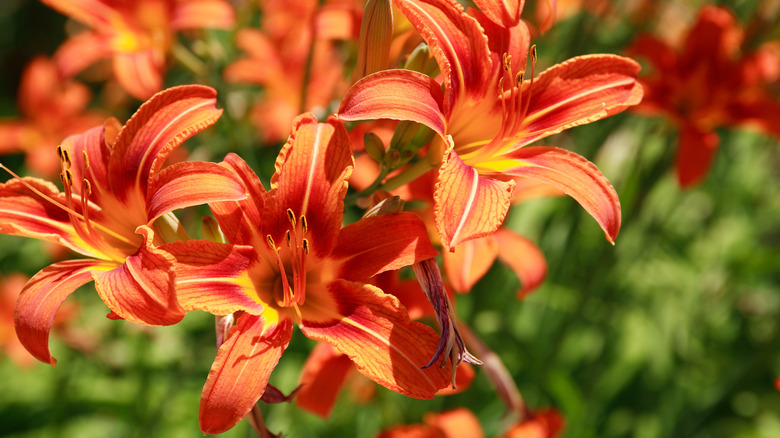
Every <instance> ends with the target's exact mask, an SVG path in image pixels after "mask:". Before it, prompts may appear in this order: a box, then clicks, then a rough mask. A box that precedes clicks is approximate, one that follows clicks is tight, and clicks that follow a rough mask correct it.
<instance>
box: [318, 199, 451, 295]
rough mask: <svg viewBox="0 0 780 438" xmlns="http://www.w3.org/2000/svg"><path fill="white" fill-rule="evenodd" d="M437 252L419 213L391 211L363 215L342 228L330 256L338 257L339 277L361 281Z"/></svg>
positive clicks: (431, 255) (426, 257) (434, 254)
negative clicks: (376, 214) (371, 215)
mask: <svg viewBox="0 0 780 438" xmlns="http://www.w3.org/2000/svg"><path fill="white" fill-rule="evenodd" d="M436 254H438V252H437V251H436V250H435V249H434V248H433V246H432V245H431V243H430V240H428V231H427V229H426V228H425V224H424V223H423V221H422V220H421V219H420V218H419V216H417V215H416V214H414V213H393V214H385V215H381V216H375V217H369V218H364V219H361V220H359V221H357V222H355V223H352V224H350V225H347V226H346V227H344V228H342V229H341V232H340V233H339V237H338V241H337V243H336V247H335V248H334V249H333V252H332V253H331V258H332V259H335V260H338V261H339V262H338V263H339V268H338V274H337V276H338V278H343V279H345V280H351V281H361V280H368V279H369V278H370V277H373V276H374V275H376V274H379V273H381V272H384V271H389V270H394V269H400V268H402V267H404V266H409V265H411V264H413V263H416V262H419V261H422V260H425V259H429V258H431V257H436Z"/></svg>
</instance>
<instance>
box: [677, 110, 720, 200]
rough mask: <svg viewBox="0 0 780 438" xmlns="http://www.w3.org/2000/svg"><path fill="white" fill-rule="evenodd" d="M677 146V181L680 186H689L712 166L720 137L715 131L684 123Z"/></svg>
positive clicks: (695, 182)
mask: <svg viewBox="0 0 780 438" xmlns="http://www.w3.org/2000/svg"><path fill="white" fill-rule="evenodd" d="M679 143H680V144H679V145H678V146H677V158H676V165H677V181H678V182H679V183H680V187H683V188H685V187H691V186H693V185H695V184H697V183H699V182H701V180H702V179H704V177H705V176H706V175H707V172H708V171H709V170H710V166H712V161H713V158H714V157H715V151H716V150H717V149H718V144H719V143H720V138H718V134H717V133H715V132H704V131H700V130H698V129H696V128H695V127H693V126H691V125H690V124H686V125H685V126H684V127H683V128H682V130H681V131H680V140H679Z"/></svg>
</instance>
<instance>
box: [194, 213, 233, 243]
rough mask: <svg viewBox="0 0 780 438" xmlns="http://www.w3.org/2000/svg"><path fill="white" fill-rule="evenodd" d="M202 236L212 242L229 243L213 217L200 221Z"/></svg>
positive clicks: (204, 217) (205, 217) (206, 217)
mask: <svg viewBox="0 0 780 438" xmlns="http://www.w3.org/2000/svg"><path fill="white" fill-rule="evenodd" d="M200 234H201V235H203V238H204V239H206V240H210V241H212V242H219V243H227V239H225V235H224V234H223V233H222V230H221V229H220V228H219V223H218V222H217V220H216V219H214V218H213V217H211V216H203V218H201V220H200Z"/></svg>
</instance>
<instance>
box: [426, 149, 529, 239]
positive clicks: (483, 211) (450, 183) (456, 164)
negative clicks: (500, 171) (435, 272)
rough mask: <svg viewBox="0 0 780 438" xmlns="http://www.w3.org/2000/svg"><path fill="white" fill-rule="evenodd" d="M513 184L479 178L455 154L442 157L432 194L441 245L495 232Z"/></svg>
mask: <svg viewBox="0 0 780 438" xmlns="http://www.w3.org/2000/svg"><path fill="white" fill-rule="evenodd" d="M514 186H515V182H514V181H512V180H509V181H501V180H497V179H493V178H489V177H486V176H482V175H480V174H479V173H478V172H477V170H476V169H475V168H473V167H471V166H469V165H467V164H466V163H464V162H463V160H461V159H460V157H459V156H458V154H457V153H455V151H452V150H451V151H450V152H449V153H447V154H445V158H444V161H443V162H442V165H441V168H439V179H438V181H437V183H436V188H435V190H434V194H433V196H434V215H435V220H436V228H437V229H438V231H439V235H440V236H441V239H442V243H443V244H444V246H445V247H446V248H449V249H450V251H452V250H453V249H454V247H455V246H457V245H458V244H460V243H462V242H465V241H467V240H470V239H476V238H478V237H482V236H486V235H488V234H491V233H493V232H495V231H496V230H497V229H498V227H499V226H500V225H501V223H502V222H503V220H504V216H506V213H507V211H508V210H509V206H510V203H511V199H512V190H513V189H514Z"/></svg>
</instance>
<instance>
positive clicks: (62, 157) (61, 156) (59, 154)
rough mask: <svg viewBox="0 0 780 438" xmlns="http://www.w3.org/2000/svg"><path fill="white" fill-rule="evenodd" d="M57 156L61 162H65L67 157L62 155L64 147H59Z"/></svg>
mask: <svg viewBox="0 0 780 438" xmlns="http://www.w3.org/2000/svg"><path fill="white" fill-rule="evenodd" d="M57 155H58V156H59V157H60V161H63V160H65V157H64V156H63V155H62V146H57Z"/></svg>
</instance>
